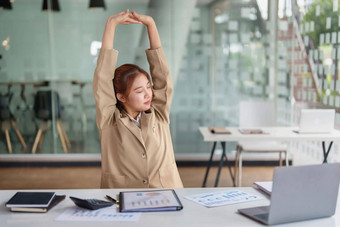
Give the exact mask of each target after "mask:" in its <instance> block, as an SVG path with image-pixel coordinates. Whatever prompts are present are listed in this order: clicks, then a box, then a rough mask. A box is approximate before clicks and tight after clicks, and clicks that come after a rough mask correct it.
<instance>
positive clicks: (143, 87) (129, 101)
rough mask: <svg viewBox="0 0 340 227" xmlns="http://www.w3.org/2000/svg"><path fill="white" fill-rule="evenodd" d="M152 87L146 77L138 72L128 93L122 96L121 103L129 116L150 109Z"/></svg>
mask: <svg viewBox="0 0 340 227" xmlns="http://www.w3.org/2000/svg"><path fill="white" fill-rule="evenodd" d="M151 101H152V89H151V84H150V82H149V80H148V78H147V77H146V76H145V75H144V74H142V73H141V74H139V75H138V76H137V77H136V78H135V80H134V81H133V83H132V86H131V90H130V94H129V95H128V96H127V97H126V98H124V101H123V104H124V107H125V109H126V111H127V112H128V113H129V114H130V115H131V116H133V117H134V116H136V114H138V113H139V112H142V111H146V110H148V109H150V105H151Z"/></svg>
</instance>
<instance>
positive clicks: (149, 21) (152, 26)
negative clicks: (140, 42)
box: [131, 10, 162, 50]
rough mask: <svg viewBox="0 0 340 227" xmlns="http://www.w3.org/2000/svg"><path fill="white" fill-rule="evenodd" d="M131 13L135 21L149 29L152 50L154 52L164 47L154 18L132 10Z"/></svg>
mask: <svg viewBox="0 0 340 227" xmlns="http://www.w3.org/2000/svg"><path fill="white" fill-rule="evenodd" d="M131 13H132V18H133V19H135V20H137V21H140V22H141V23H143V24H144V25H146V27H147V29H148V35H149V41H150V49H151V50H154V49H157V48H160V47H161V46H162V44H161V39H160V38H159V34H158V30H157V26H156V23H155V21H154V20H153V18H152V17H150V16H147V15H142V14H138V13H136V12H135V11H134V10H131Z"/></svg>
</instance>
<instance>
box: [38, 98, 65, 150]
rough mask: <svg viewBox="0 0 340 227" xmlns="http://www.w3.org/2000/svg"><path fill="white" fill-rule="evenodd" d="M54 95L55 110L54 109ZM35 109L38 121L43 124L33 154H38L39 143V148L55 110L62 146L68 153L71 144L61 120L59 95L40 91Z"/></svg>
mask: <svg viewBox="0 0 340 227" xmlns="http://www.w3.org/2000/svg"><path fill="white" fill-rule="evenodd" d="M52 94H53V101H54V108H52ZM33 109H34V113H35V116H36V117H37V118H38V119H41V120H42V122H41V124H40V126H39V130H38V132H37V135H36V137H35V140H34V143H33V147H32V153H33V154H34V153H35V152H36V149H37V146H38V143H39V147H41V146H42V143H43V137H44V132H45V131H46V130H47V122H48V121H49V120H52V116H53V114H52V113H53V111H52V110H54V114H55V118H56V127H57V131H58V135H59V139H60V142H61V145H62V147H63V150H64V152H65V153H67V152H68V148H70V147H71V143H70V141H69V139H68V137H67V135H66V132H65V130H64V127H63V125H62V122H61V120H60V118H61V103H60V98H59V94H58V93H57V92H55V91H38V92H37V94H36V95H35V97H34V107H33Z"/></svg>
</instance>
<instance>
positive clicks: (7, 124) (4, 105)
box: [0, 94, 27, 154]
mask: <svg viewBox="0 0 340 227" xmlns="http://www.w3.org/2000/svg"><path fill="white" fill-rule="evenodd" d="M0 121H1V125H2V128H3V130H4V132H5V137H6V144H7V149H8V153H10V154H11V153H12V144H11V138H10V134H9V130H10V129H11V125H12V127H13V129H14V131H15V133H16V135H17V136H18V139H19V141H20V143H21V145H22V147H23V148H24V149H25V148H26V147H27V146H26V143H25V141H24V138H23V137H22V135H21V133H20V131H19V129H18V128H17V126H16V122H15V119H14V116H13V114H12V113H11V111H10V109H9V104H8V102H7V98H6V97H5V96H3V95H1V94H0Z"/></svg>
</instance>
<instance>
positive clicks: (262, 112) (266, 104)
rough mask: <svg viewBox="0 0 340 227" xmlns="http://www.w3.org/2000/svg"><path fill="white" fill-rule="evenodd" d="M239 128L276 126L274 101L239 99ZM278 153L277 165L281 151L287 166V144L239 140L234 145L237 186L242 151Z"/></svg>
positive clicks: (280, 162)
mask: <svg viewBox="0 0 340 227" xmlns="http://www.w3.org/2000/svg"><path fill="white" fill-rule="evenodd" d="M239 113H240V115H239V127H240V129H261V127H274V126H276V115H275V103H274V102H272V101H241V102H240V112H239ZM244 152H248V153H278V154H279V165H280V166H282V153H284V155H285V161H286V166H288V156H287V146H286V145H285V144H282V143H280V142H277V141H254V142H253V141H247V142H239V143H238V145H237V147H236V157H235V177H236V175H238V182H237V183H238V184H237V185H238V186H239V187H240V186H241V185H242V153H244Z"/></svg>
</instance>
